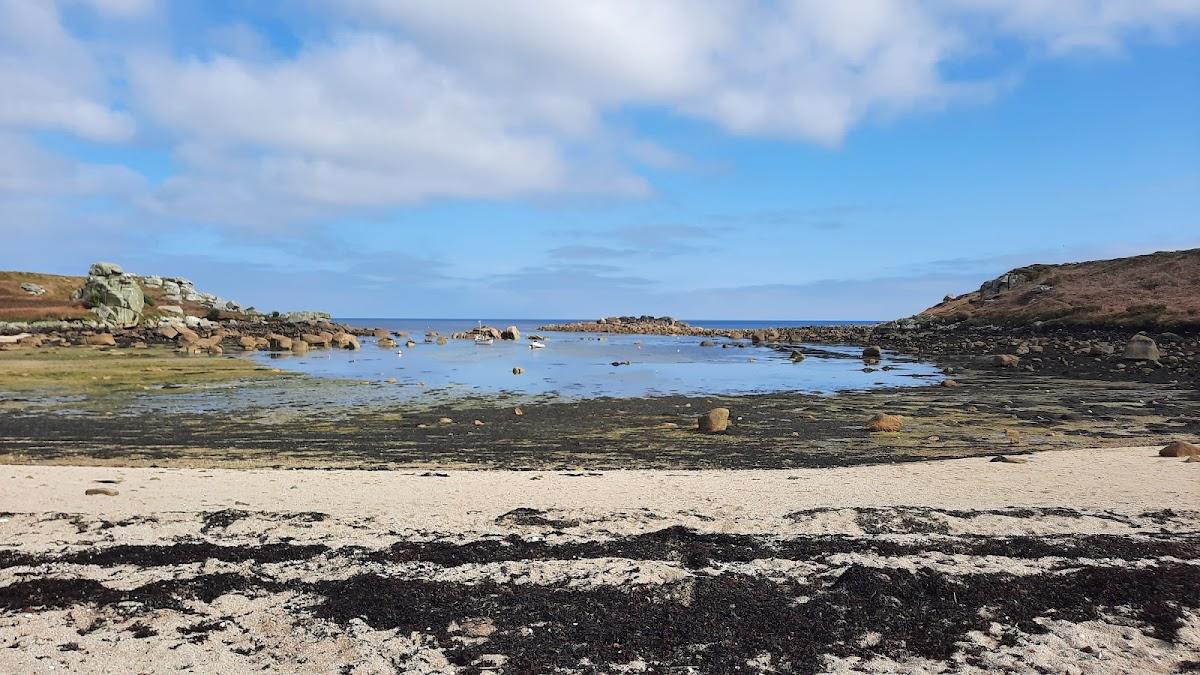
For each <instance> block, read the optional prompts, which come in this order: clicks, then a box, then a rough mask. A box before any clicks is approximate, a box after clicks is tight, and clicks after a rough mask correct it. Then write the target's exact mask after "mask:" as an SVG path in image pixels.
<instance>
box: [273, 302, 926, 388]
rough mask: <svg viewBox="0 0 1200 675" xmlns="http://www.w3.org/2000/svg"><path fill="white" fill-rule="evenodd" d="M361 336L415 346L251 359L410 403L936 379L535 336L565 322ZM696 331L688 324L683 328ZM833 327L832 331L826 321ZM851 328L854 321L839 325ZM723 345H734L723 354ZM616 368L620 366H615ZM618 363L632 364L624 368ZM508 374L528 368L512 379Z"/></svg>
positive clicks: (829, 359) (826, 362) (682, 345)
mask: <svg viewBox="0 0 1200 675" xmlns="http://www.w3.org/2000/svg"><path fill="white" fill-rule="evenodd" d="M339 320H340V321H342V322H345V323H349V324H352V325H356V326H362V327H367V328H386V329H388V330H392V331H405V332H408V333H409V335H410V336H411V337H412V338H413V339H414V340H416V341H417V343H418V344H417V346H415V347H412V348H409V347H405V346H404V345H403V343H401V345H400V346H399V348H393V349H382V348H379V347H377V346H376V345H375V341H374V339H373V338H365V339H363V340H362V343H363V348H362V350H361V351H357V352H351V351H345V350H314V351H311V352H309V353H308V354H306V355H303V356H294V355H273V354H267V353H256V354H255V355H254V356H253V358H255V359H259V360H261V361H262V362H264V363H269V364H270V365H271V366H273V367H276V368H283V369H287V370H295V371H299V372H303V373H306V374H309V375H313V376H317V377H329V378H340V379H352V380H359V381H375V382H385V381H387V380H389V379H395V380H396V384H395V386H393V387H391V388H390V389H389V390H388V391H389V392H390V393H389V394H388V395H389V396H391V397H394V398H396V399H398V400H403V399H404V398H406V397H417V396H420V397H423V398H424V397H428V396H430V395H434V394H437V395H441V396H450V397H453V396H456V395H462V396H472V395H487V394H489V393H496V394H499V393H503V394H511V395H518V396H519V395H522V394H525V395H531V396H545V395H551V396H558V397H562V398H567V399H578V398H592V397H600V396H610V397H621V398H624V397H637V396H660V395H669V394H682V395H720V394H752V393H770V392H781V391H798V392H810V393H833V392H837V391H844V390H852V389H869V388H874V387H893V386H924V385H929V384H934V383H937V382H939V381H940V380H941V373H940V372H939V371H938V369H937V368H936V367H934V366H933V365H931V364H927V363H922V362H919V361H916V360H914V359H912V358H909V357H907V356H904V355H898V354H890V353H885V354H884V358H883V360H882V361H881V362H880V363H879V364H875V365H873V366H871V367H870V368H869V369H868V368H867V367H866V366H865V364H864V363H863V362H862V361H861V360H860V359H858V358H856V357H857V355H858V354H860V353H861V348H860V347H854V346H845V347H831V346H829V345H805V346H803V348H802V351H805V352H806V353H807V354H808V358H806V359H805V360H804V361H803V362H801V363H792V362H791V361H790V360H789V359H788V355H787V354H786V353H784V352H779V351H776V350H773V349H770V348H767V347H753V346H750V345H749V342H748V341H744V342H743V343H742V344H743V345H744V346H742V347H736V346H732V345H733V344H734V343H732V342H731V341H729V340H725V339H717V340H715V341H716V342H717V344H718V346H716V347H701V346H700V342H701V338H698V337H691V336H662V335H607V336H602V335H597V334H591V333H555V332H539V331H537V327H538V326H540V325H544V324H548V323H561V322H564V321H567V320H563V319H555V320H551V319H545V320H530V319H525V320H512V319H503V320H497V319H487V320H484V325H490V326H496V327H500V328H503V327H505V326H510V325H515V326H517V327H518V328H519V329H520V330H521V332H522V340H520V341H518V342H512V341H505V340H497V341H496V342H495V343H494V344H492V345H476V344H475V343H474V342H473V341H471V340H451V341H450V342H449V344H446V345H437V344H429V343H424V342H423V339H424V334H425V331H429V330H432V331H437V332H438V333H440V334H442V335H447V336H448V335H449V334H451V333H453V332H457V331H464V330H468V329H470V328H472V327H474V326H475V325H477V324H476V322H475V321H471V320H465V319H464V320H453V319H339ZM689 323H693V322H689ZM817 323H818V322H798V321H796V322H780V321H763V322H748V321H728V322H717V321H707V322H699V321H697V322H694V324H693V325H704V326H711V327H731V328H756V327H768V326H784V325H789V326H803V325H814V324H817ZM825 323H829V322H825ZM840 323H853V322H840ZM535 332H536V333H537V334H539V335H542V336H544V337H545V340H544V342H545V344H546V348H545V349H530V348H529V341H528V340H527V339H524V338H525V337H526V336H528V335H530V334H531V333H535ZM725 343H728V344H730V345H731V346H730V347H728V348H722V347H721V346H720V345H721V344H725ZM614 362H618V363H621V364H622V365H617V366H614V365H613V363H614ZM624 362H628V365H625V364H624ZM514 367H520V368H522V369H524V374H523V375H514V374H513V372H512V370H513V368H514Z"/></svg>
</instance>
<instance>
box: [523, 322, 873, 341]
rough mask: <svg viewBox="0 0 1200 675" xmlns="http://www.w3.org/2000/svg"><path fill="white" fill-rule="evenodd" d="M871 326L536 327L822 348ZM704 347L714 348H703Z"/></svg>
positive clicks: (856, 337)
mask: <svg viewBox="0 0 1200 675" xmlns="http://www.w3.org/2000/svg"><path fill="white" fill-rule="evenodd" d="M873 326H874V324H853V325H851V324H847V325H842V326H799V327H780V328H755V329H739V328H705V327H703V326H692V325H689V324H687V323H684V322H683V321H678V320H675V319H672V318H671V317H667V316H664V317H652V316H641V317H611V318H607V319H599V320H597V321H582V322H578V323H560V324H550V325H546V326H540V327H538V330H541V331H559V332H564V333H617V334H629V335H689V336H695V337H705V338H722V337H723V338H728V339H730V340H733V341H742V340H749V341H750V342H752V343H753V344H756V345H764V346H778V347H785V346H789V345H795V344H799V343H802V342H819V343H824V344H861V345H865V344H867V342H868V341H869V339H870V334H871V329H872V328H873ZM705 346H715V344H714V345H705Z"/></svg>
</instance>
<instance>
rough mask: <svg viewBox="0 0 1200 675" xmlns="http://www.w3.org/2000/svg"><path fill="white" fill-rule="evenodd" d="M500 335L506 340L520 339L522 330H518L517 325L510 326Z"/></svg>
mask: <svg viewBox="0 0 1200 675" xmlns="http://www.w3.org/2000/svg"><path fill="white" fill-rule="evenodd" d="M500 337H501V338H502V339H504V340H520V339H521V331H519V330H517V327H516V326H509V327H508V328H505V329H504V331H503V332H501V333H500Z"/></svg>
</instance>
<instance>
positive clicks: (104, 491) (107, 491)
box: [83, 487, 121, 497]
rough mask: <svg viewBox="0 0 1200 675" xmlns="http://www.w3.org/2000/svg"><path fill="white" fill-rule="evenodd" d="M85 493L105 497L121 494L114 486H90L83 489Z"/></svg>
mask: <svg viewBox="0 0 1200 675" xmlns="http://www.w3.org/2000/svg"><path fill="white" fill-rule="evenodd" d="M83 494H85V495H88V496H89V497H90V496H92V495H103V496H105V497H116V496H117V495H119V494H121V493H120V492H117V491H116V490H115V489H113V488H107V487H99V488H88V489H86V490H84V491H83Z"/></svg>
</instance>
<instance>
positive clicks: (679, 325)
mask: <svg viewBox="0 0 1200 675" xmlns="http://www.w3.org/2000/svg"><path fill="white" fill-rule="evenodd" d="M538 330H546V331H567V332H576V333H621V334H646V335H714V334H716V333H714V332H708V331H707V329H700V330H699V331H697V330H694V329H693V328H692V327H691V326H689V325H687V324H686V323H684V322H682V321H677V320H675V319H672V318H671V317H669V316H650V315H648V314H647V315H643V316H610V317H607V318H604V319H597V320H595V321H584V322H582V323H568V324H551V325H548V326H541V327H539V328H538Z"/></svg>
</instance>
